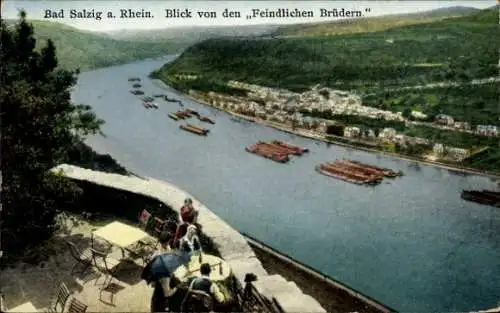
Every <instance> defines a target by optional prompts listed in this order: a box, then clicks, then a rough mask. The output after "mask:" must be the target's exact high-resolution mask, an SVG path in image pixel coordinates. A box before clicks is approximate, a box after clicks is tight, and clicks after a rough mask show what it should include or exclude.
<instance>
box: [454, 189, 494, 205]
mask: <svg viewBox="0 0 500 313" xmlns="http://www.w3.org/2000/svg"><path fill="white" fill-rule="evenodd" d="M460 196H461V198H462V199H464V200H466V201H471V202H476V203H479V204H484V205H491V206H494V207H497V208H500V192H498V191H491V190H485V189H483V190H482V191H479V190H462V194H461V195H460Z"/></svg>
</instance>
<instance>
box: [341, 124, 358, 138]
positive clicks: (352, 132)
mask: <svg viewBox="0 0 500 313" xmlns="http://www.w3.org/2000/svg"><path fill="white" fill-rule="evenodd" d="M360 133H361V130H360V129H359V128H358V127H345V128H344V137H349V138H353V137H357V136H359V134H360Z"/></svg>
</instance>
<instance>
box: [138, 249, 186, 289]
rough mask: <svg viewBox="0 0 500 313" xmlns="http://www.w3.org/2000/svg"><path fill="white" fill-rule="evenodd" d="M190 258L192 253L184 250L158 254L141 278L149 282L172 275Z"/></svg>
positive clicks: (145, 268)
mask: <svg viewBox="0 0 500 313" xmlns="http://www.w3.org/2000/svg"><path fill="white" fill-rule="evenodd" d="M190 258H191V253H188V252H184V251H182V252H181V251H176V252H168V253H165V254H161V255H157V256H155V257H154V258H153V259H152V260H151V261H150V262H149V263H148V264H147V265H146V266H145V267H144V270H143V271H142V275H141V278H142V279H144V280H145V281H146V282H148V284H149V283H151V282H154V281H158V280H159V279H161V278H165V277H172V276H173V274H174V272H175V270H176V269H177V268H178V267H179V266H181V265H184V264H186V263H188V262H189V260H190Z"/></svg>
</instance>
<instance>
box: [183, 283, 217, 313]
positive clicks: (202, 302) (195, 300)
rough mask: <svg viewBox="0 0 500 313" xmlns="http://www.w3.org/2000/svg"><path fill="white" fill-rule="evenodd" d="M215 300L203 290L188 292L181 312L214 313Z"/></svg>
mask: <svg viewBox="0 0 500 313" xmlns="http://www.w3.org/2000/svg"><path fill="white" fill-rule="evenodd" d="M213 310H214V300H213V299H212V296H211V295H209V294H208V293H206V292H204V291H201V290H191V289H190V290H188V292H187V294H186V296H185V297H184V300H183V301H182V304H181V310H180V311H181V312H186V313H187V312H212V311H213Z"/></svg>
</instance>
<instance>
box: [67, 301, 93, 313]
mask: <svg viewBox="0 0 500 313" xmlns="http://www.w3.org/2000/svg"><path fill="white" fill-rule="evenodd" d="M87 307H88V306H87V305H86V304H85V303H83V302H81V301H80V300H78V299H76V298H73V299H71V302H70V304H69V308H68V312H67V313H85V312H86V311H87Z"/></svg>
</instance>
